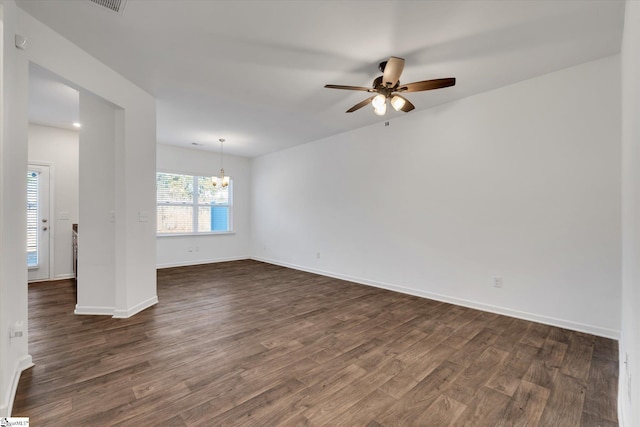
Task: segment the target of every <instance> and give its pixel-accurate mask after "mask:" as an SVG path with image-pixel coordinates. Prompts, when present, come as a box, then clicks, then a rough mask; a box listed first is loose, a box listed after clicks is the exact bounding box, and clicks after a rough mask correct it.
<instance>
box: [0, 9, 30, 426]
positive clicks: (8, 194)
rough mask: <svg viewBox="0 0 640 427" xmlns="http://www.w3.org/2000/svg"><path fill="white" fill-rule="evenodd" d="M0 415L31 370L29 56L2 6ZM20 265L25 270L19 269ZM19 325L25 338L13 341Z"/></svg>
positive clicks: (12, 13)
mask: <svg viewBox="0 0 640 427" xmlns="http://www.w3.org/2000/svg"><path fill="white" fill-rule="evenodd" d="M0 16H1V19H2V20H1V31H0V37H2V40H1V42H0V49H1V51H0V53H1V58H2V59H1V63H0V109H1V113H0V242H1V245H2V246H1V250H0V417H2V416H5V415H8V414H9V413H10V412H11V406H12V403H13V397H14V395H15V390H16V387H17V385H18V380H19V378H20V372H21V371H22V370H23V369H26V368H27V367H29V366H31V365H32V363H31V356H29V354H28V349H27V343H28V340H29V337H28V335H29V334H28V323H27V263H26V258H25V251H24V248H25V247H26V233H25V232H24V230H26V227H27V224H26V215H25V210H24V207H25V206H26V203H27V200H26V198H27V196H26V195H27V188H26V180H25V179H24V177H25V176H26V174H27V120H26V117H27V97H26V96H23V93H22V91H21V89H24V91H25V92H24V93H25V94H26V88H27V81H28V80H27V73H28V66H27V62H26V60H25V57H26V55H25V53H24V52H22V51H18V50H17V49H16V48H15V46H14V35H15V33H16V21H17V19H18V10H17V8H16V6H15V4H14V3H13V2H6V1H2V2H1V3H0ZM20 266H23V267H22V268H20ZM16 322H24V323H23V324H24V330H23V336H22V337H20V338H14V339H10V338H9V331H10V329H11V327H12V325H14V324H15V323H16Z"/></svg>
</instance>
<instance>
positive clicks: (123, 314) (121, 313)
mask: <svg viewBox="0 0 640 427" xmlns="http://www.w3.org/2000/svg"><path fill="white" fill-rule="evenodd" d="M157 303H158V296H157V295H154V296H153V297H151V298H149V299H147V300H146V301H142V302H141V303H139V304H136V305H134V306H133V307H131V308H129V309H127V310H115V311H114V312H113V317H114V318H116V319H126V318H128V317H131V316H133V315H136V314H138V313H140V312H141V311H142V310H146V309H147V308H149V307H151V306H152V305H155V304H157Z"/></svg>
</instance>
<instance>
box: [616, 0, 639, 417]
mask: <svg viewBox="0 0 640 427" xmlns="http://www.w3.org/2000/svg"><path fill="white" fill-rule="evenodd" d="M638 76H640V3H639V2H637V1H627V2H626V9H625V23H624V34H623V42H622V206H623V210H622V235H623V242H622V243H623V246H622V247H623V250H622V273H623V275H622V333H621V337H620V369H619V381H620V382H619V387H618V408H619V412H620V425H621V426H623V427H624V426H627V427H631V426H638V425H640V405H639V404H638V402H639V401H640V121H639V120H638V117H640V81H639V80H638Z"/></svg>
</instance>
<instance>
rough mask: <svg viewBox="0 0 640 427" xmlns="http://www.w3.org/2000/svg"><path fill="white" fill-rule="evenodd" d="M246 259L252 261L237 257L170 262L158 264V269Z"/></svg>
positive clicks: (245, 257)
mask: <svg viewBox="0 0 640 427" xmlns="http://www.w3.org/2000/svg"><path fill="white" fill-rule="evenodd" d="M246 259H252V258H251V257H250V256H249V255H246V256H236V257H228V258H215V259H201V260H197V261H181V262H170V263H164V264H157V265H156V268H157V269H158V270H160V269H163V268H173V267H189V266H192V265H202V264H216V263H219V262H229V261H243V260H246Z"/></svg>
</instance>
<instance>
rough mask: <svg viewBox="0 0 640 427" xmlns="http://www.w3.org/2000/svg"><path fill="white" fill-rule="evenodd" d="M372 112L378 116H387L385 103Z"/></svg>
mask: <svg viewBox="0 0 640 427" xmlns="http://www.w3.org/2000/svg"><path fill="white" fill-rule="evenodd" d="M373 112H374V113H376V114H377V115H378V116H384V115H385V114H387V103H386V102H385V103H384V104H382V105H381V106H380V107H378V108H374V109H373Z"/></svg>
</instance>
